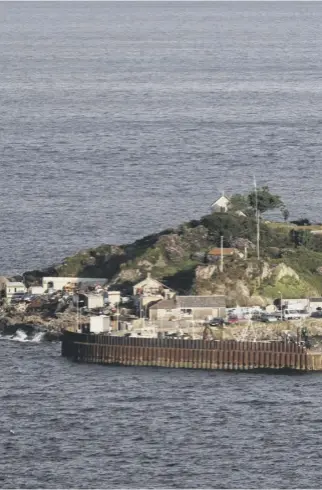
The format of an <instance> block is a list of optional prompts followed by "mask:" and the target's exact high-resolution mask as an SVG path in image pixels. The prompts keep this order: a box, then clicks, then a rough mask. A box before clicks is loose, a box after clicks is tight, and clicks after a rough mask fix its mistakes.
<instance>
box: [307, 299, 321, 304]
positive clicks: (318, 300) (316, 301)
mask: <svg viewBox="0 0 322 490" xmlns="http://www.w3.org/2000/svg"><path fill="white" fill-rule="evenodd" d="M309 299H310V302H311V303H322V298H309Z"/></svg>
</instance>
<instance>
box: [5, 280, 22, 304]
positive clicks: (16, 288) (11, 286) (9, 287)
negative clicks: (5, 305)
mask: <svg viewBox="0 0 322 490" xmlns="http://www.w3.org/2000/svg"><path fill="white" fill-rule="evenodd" d="M26 291H27V289H26V287H25V285H24V284H23V283H22V282H9V281H8V283H7V284H6V297H7V299H8V301H9V302H10V301H11V298H12V296H13V295H14V294H16V293H21V294H24V293H25V292H26Z"/></svg>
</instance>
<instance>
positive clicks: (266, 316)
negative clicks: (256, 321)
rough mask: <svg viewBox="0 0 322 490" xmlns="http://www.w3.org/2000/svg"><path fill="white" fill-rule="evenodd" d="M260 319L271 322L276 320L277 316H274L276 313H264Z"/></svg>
mask: <svg viewBox="0 0 322 490" xmlns="http://www.w3.org/2000/svg"><path fill="white" fill-rule="evenodd" d="M260 321H261V322H265V323H272V322H277V321H278V318H277V317H276V315H272V314H269V313H264V314H262V315H261V318H260Z"/></svg>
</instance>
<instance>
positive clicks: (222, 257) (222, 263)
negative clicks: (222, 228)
mask: <svg viewBox="0 0 322 490" xmlns="http://www.w3.org/2000/svg"><path fill="white" fill-rule="evenodd" d="M223 271H224V237H223V236H222V235H221V237H220V272H223Z"/></svg>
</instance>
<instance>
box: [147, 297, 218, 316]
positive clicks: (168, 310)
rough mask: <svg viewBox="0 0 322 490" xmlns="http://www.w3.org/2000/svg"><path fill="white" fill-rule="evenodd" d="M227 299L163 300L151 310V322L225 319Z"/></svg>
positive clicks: (177, 298)
mask: <svg viewBox="0 0 322 490" xmlns="http://www.w3.org/2000/svg"><path fill="white" fill-rule="evenodd" d="M225 315H226V298H225V296H223V295H220V296H219V295H218V296H175V297H172V298H169V299H163V300H161V301H159V302H158V303H156V304H154V305H152V306H151V307H150V309H149V318H150V320H170V319H171V318H176V319H184V318H186V319H190V320H205V319H206V318H207V317H224V316H225Z"/></svg>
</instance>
